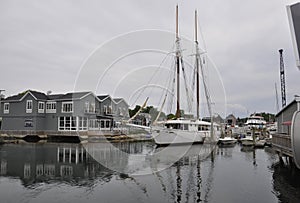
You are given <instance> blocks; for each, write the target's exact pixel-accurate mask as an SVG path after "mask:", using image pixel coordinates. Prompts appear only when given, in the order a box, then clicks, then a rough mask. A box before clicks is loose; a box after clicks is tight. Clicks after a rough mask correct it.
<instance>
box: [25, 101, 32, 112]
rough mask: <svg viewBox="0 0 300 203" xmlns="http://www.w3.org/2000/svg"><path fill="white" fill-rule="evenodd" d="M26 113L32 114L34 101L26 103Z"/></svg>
mask: <svg viewBox="0 0 300 203" xmlns="http://www.w3.org/2000/svg"><path fill="white" fill-rule="evenodd" d="M26 113H32V100H27V101H26Z"/></svg>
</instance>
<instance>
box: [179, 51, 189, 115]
mask: <svg viewBox="0 0 300 203" xmlns="http://www.w3.org/2000/svg"><path fill="white" fill-rule="evenodd" d="M180 61H181V69H182V73H183V79H184V85H185V91H186V96H187V103H188V109H189V112H191V107H192V104H191V99H190V94H189V90H188V86H187V79H186V74H185V69H184V63H183V59H182V57H180Z"/></svg>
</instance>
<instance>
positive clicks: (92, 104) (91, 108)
mask: <svg viewBox="0 0 300 203" xmlns="http://www.w3.org/2000/svg"><path fill="white" fill-rule="evenodd" d="M90 112H93V113H94V112H96V106H95V103H94V102H93V103H91V105H90Z"/></svg>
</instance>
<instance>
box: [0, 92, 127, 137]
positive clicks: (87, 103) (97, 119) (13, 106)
mask: <svg viewBox="0 0 300 203" xmlns="http://www.w3.org/2000/svg"><path fill="white" fill-rule="evenodd" d="M0 109H1V112H0V117H2V126H1V130H3V131H10V130H14V131H25V132H26V131H27V132H28V131H31V132H32V131H35V132H37V131H45V132H46V131H51V132H53V131H61V132H66V131H67V132H72V131H90V130H93V131H95V130H111V129H112V128H113V127H115V125H116V124H115V123H116V121H120V120H121V119H128V117H129V113H128V104H127V103H126V102H125V101H124V100H123V99H116V100H115V99H112V98H111V97H110V96H109V95H106V96H96V95H94V94H93V93H92V92H74V93H67V94H56V95H46V94H44V93H41V92H36V91H32V90H28V91H26V92H23V93H20V94H18V95H14V96H11V97H7V98H5V99H4V100H1V108H0Z"/></svg>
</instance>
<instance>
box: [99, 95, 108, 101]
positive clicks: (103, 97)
mask: <svg viewBox="0 0 300 203" xmlns="http://www.w3.org/2000/svg"><path fill="white" fill-rule="evenodd" d="M97 97H98V99H100V100H101V101H102V100H104V99H106V98H107V97H109V95H108V94H106V95H99V96H97Z"/></svg>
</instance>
